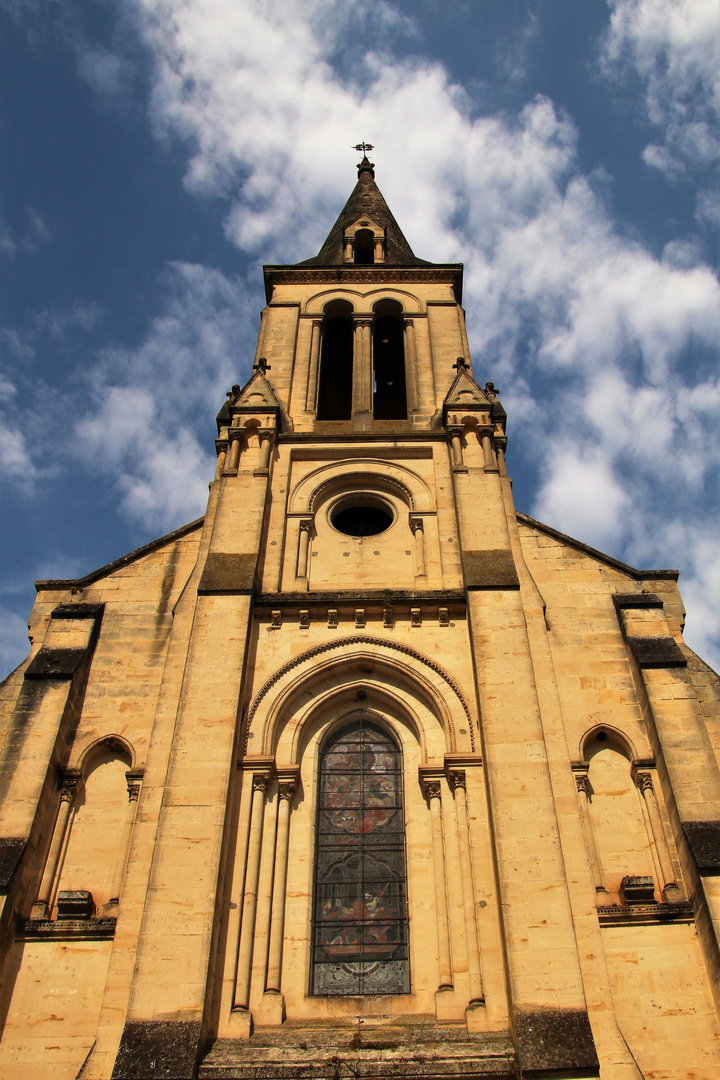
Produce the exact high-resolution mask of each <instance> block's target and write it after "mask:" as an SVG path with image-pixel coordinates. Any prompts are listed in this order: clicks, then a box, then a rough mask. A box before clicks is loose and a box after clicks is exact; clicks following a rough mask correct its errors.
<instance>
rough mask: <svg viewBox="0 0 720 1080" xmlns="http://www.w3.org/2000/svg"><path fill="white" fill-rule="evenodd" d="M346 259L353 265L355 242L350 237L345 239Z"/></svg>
mask: <svg viewBox="0 0 720 1080" xmlns="http://www.w3.org/2000/svg"><path fill="white" fill-rule="evenodd" d="M344 259H345V262H346V263H351V262H352V261H353V242H352V239H351V238H350V237H349V236H348V237H346V238H345V255H344Z"/></svg>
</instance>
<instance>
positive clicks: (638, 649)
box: [627, 636, 687, 668]
mask: <svg viewBox="0 0 720 1080" xmlns="http://www.w3.org/2000/svg"><path fill="white" fill-rule="evenodd" d="M627 643H628V645H629V646H630V649H631V651H632V654H633V656H634V657H635V659H636V660H637V662H638V664H639V665H640V667H641V668H656V667H658V668H659V667H687V660H686V659H685V657H684V656H683V654H682V651H681V649H680V647H679V645H678V644H677V642H676V641H675V639H674V638H672V637H630V636H629V637H628V638H627Z"/></svg>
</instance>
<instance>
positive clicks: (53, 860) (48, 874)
mask: <svg viewBox="0 0 720 1080" xmlns="http://www.w3.org/2000/svg"><path fill="white" fill-rule="evenodd" d="M79 783H80V773H66V774H65V776H64V777H63V781H62V787H61V788H60V806H59V808H58V814H57V818H56V819H55V828H54V829H53V834H52V840H51V841H50V850H49V851H48V857H47V861H46V863H45V870H44V871H43V876H42V881H41V882H40V889H39V891H38V895H37V900H36V901H35V903H34V904H33V910H32V917H33V918H34V919H47V918H49V916H50V908H51V906H52V896H53V892H54V887H55V884H56V881H55V879H56V874H57V869H58V863H59V861H60V855H61V853H62V851H63V848H64V846H65V840H66V839H67V838H69V834H70V830H69V829H68V822H69V820H70V812H71V810H72V809H73V805H74V803H75V799H76V797H77V793H78V786H79Z"/></svg>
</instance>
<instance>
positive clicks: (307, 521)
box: [300, 518, 312, 532]
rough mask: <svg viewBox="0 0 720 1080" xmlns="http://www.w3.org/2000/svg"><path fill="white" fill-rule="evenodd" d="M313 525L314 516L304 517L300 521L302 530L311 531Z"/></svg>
mask: <svg viewBox="0 0 720 1080" xmlns="http://www.w3.org/2000/svg"><path fill="white" fill-rule="evenodd" d="M311 527H312V518H303V519H302V520H301V522H300V532H310V529H311Z"/></svg>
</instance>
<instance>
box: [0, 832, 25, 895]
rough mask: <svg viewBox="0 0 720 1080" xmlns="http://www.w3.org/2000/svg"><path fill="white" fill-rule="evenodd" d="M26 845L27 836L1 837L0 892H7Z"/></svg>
mask: <svg viewBox="0 0 720 1080" xmlns="http://www.w3.org/2000/svg"><path fill="white" fill-rule="evenodd" d="M26 843H27V837H26V836H3V837H0V892H7V889H8V886H9V885H10V882H11V881H12V878H13V874H14V873H15V870H16V869H17V865H18V863H19V862H20V859H21V858H22V853H23V851H24V850H25V844H26Z"/></svg>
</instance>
